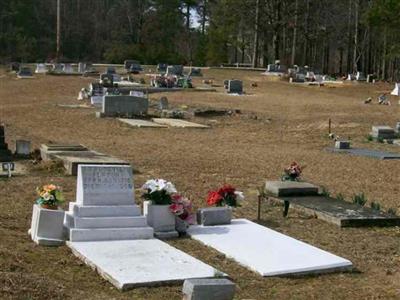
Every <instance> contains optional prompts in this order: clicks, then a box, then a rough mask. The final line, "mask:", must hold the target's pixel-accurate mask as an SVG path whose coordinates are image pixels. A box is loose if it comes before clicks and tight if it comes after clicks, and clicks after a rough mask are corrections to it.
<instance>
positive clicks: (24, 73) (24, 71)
mask: <svg viewBox="0 0 400 300" xmlns="http://www.w3.org/2000/svg"><path fill="white" fill-rule="evenodd" d="M17 76H18V78H30V77H32V70H31V69H30V68H28V67H21V68H20V69H19V71H18V73H17Z"/></svg>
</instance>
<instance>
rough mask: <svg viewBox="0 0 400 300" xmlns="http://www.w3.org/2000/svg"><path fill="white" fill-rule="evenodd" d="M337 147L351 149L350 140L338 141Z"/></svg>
mask: <svg viewBox="0 0 400 300" xmlns="http://www.w3.org/2000/svg"><path fill="white" fill-rule="evenodd" d="M335 148H336V149H350V142H349V141H336V142H335Z"/></svg>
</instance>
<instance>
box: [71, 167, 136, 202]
mask: <svg viewBox="0 0 400 300" xmlns="http://www.w3.org/2000/svg"><path fill="white" fill-rule="evenodd" d="M76 203H77V204H81V205H134V204H135V201H134V194H133V176H132V168H131V167H130V166H124V165H80V166H79V167H78V179H77V191H76Z"/></svg>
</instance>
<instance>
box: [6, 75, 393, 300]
mask: <svg viewBox="0 0 400 300" xmlns="http://www.w3.org/2000/svg"><path fill="white" fill-rule="evenodd" d="M233 77H235V78H239V79H243V80H244V81H245V90H246V92H247V93H248V95H245V96H228V95H226V94H225V93H224V91H223V87H222V80H223V79H226V78H233ZM205 78H213V79H214V82H215V83H217V84H219V85H220V86H219V87H217V89H218V92H215V93H211V92H207V93H206V92H177V93H166V94H165V95H166V96H167V97H168V99H169V102H170V104H172V105H173V106H175V107H184V106H188V108H189V109H192V108H196V107H197V108H198V107H202V108H204V107H212V108H228V109H240V110H241V112H242V113H241V114H237V115H235V116H231V117H228V116H227V117H213V118H195V119H194V121H197V122H199V123H203V124H210V125H211V126H212V128H211V129H209V130H195V129H173V128H169V129H134V128H131V127H128V126H127V125H125V124H122V123H120V122H118V121H117V120H115V119H96V118H95V115H94V110H93V109H68V108H61V107H58V106H56V104H77V103H78V101H77V100H75V99H76V97H77V94H78V91H79V89H80V88H82V87H83V86H86V85H87V84H88V83H89V82H90V79H85V78H80V77H56V76H36V78H34V79H30V80H17V79H15V77H14V75H10V74H7V73H5V72H4V71H0V119H1V121H2V122H4V123H5V124H6V128H7V140H8V142H9V144H10V145H11V148H12V147H13V145H15V140H16V139H19V138H24V139H30V140H32V142H33V144H34V146H35V147H38V146H39V145H40V144H41V143H44V142H48V141H53V142H61V143H72V142H73V143H82V144H84V145H86V146H88V147H90V148H92V149H94V150H97V151H100V152H103V153H107V154H110V155H113V156H117V157H119V158H122V159H125V160H128V161H129V162H130V163H131V164H132V166H133V167H134V170H135V186H136V187H140V185H141V184H142V183H143V182H144V181H145V180H147V179H148V178H152V177H161V178H165V179H168V180H171V181H173V182H174V183H175V184H176V186H177V187H178V189H179V190H180V191H181V192H183V193H184V194H186V195H187V196H189V197H190V198H191V199H192V200H193V201H194V203H195V205H196V206H197V207H200V206H203V205H204V199H205V196H206V193H207V191H208V190H210V189H213V188H216V187H218V186H219V185H220V184H223V183H225V182H226V183H231V184H233V185H235V186H236V187H237V188H238V189H240V190H243V191H244V192H245V194H246V196H247V200H246V202H245V203H244V205H243V206H242V207H241V208H238V209H237V210H236V211H235V215H236V216H237V217H245V218H248V219H251V220H254V219H255V218H256V211H257V207H256V201H257V200H256V189H257V187H259V186H261V185H262V184H263V182H264V181H265V179H277V178H278V177H279V176H280V175H281V173H282V169H283V168H284V167H285V166H286V165H288V164H289V163H290V162H291V161H292V160H296V161H298V162H299V163H301V164H302V165H306V166H307V168H306V169H305V171H304V179H305V180H307V181H310V182H313V183H316V184H318V185H320V186H324V187H326V188H327V189H328V190H329V191H330V193H331V194H332V195H336V194H338V193H341V194H343V195H344V196H345V197H346V198H347V199H348V200H349V201H350V198H351V196H352V195H353V194H355V193H360V192H364V193H365V194H366V196H367V198H368V199H369V202H371V201H377V202H379V203H381V205H382V206H383V209H385V210H386V209H388V208H390V207H392V208H396V209H397V211H398V212H400V202H399V189H400V185H399V183H400V176H399V174H400V161H380V160H374V159H370V158H363V157H353V156H348V155H336V154H331V153H328V152H326V151H324V148H325V147H327V146H331V145H332V141H330V140H329V139H328V138H327V133H328V119H329V118H331V119H332V123H333V132H335V133H336V134H338V135H340V136H341V137H345V138H347V137H350V138H351V140H352V143H353V146H357V147H368V148H375V149H384V150H387V151H391V152H400V147H398V146H394V145H386V144H378V143H374V142H368V141H367V139H366V136H367V134H368V133H369V131H370V129H371V125H374V124H387V125H390V126H394V124H395V122H397V121H400V119H399V116H400V114H399V113H400V106H399V105H397V101H398V100H397V99H396V98H394V97H393V98H392V104H393V105H392V106H378V105H377V104H376V102H375V103H374V104H371V105H364V104H362V101H363V100H364V99H366V98H367V97H369V96H372V97H375V98H376V96H378V95H379V93H381V92H383V91H390V89H391V85H387V84H376V85H366V84H344V85H343V86H335V87H321V88H319V87H304V86H298V85H290V84H288V83H286V82H280V81H271V80H268V79H267V78H265V77H263V76H261V75H260V74H259V73H257V72H245V71H222V70H208V71H205ZM252 82H257V84H258V87H255V88H252V87H251V86H250V84H251V83H252ZM195 83H196V84H198V85H200V80H197V81H196V82H195ZM160 96H161V95H160V94H153V95H151V97H152V98H154V99H156V98H159V97H160ZM26 164H27V167H28V169H29V172H28V174H26V175H24V176H19V177H14V178H12V179H10V180H6V179H0V195H1V197H0V198H1V201H0V298H4V299H31V298H32V299H45V298H48V299H166V298H170V299H179V298H180V297H181V293H180V289H181V287H180V286H167V287H155V288H139V289H135V290H132V291H129V292H124V293H121V292H119V291H118V290H116V289H115V288H114V287H113V286H112V285H111V284H109V283H108V282H106V281H104V280H103V279H101V278H100V276H98V275H97V274H96V273H95V272H93V271H92V270H91V269H89V268H88V267H87V266H85V265H83V264H82V263H81V261H80V260H78V259H77V258H75V257H74V256H73V255H72V254H71V252H70V251H69V249H68V248H67V247H60V248H44V247H39V246H36V245H35V244H34V243H32V242H31V241H30V239H29V237H28V235H27V233H26V232H27V230H28V228H29V226H30V218H31V211H32V206H31V205H32V203H33V201H34V199H35V193H34V189H35V187H36V186H38V185H40V184H44V183H47V182H50V181H51V182H55V183H57V184H59V185H61V186H62V187H63V189H64V191H65V194H66V197H67V199H68V200H69V201H73V200H74V196H75V184H76V178H74V177H70V176H65V175H63V174H60V172H58V170H57V168H47V167H48V166H44V165H43V166H31V165H30V164H29V163H28V162H26ZM137 195H138V196H139V194H137ZM137 201H138V202H140V199H139V197H137ZM281 210H282V208H281V207H275V206H268V205H267V204H264V206H263V213H262V216H263V220H264V221H263V222H262V224H263V225H265V226H268V227H270V228H273V229H275V230H277V231H279V232H282V233H285V234H288V235H290V236H292V237H295V238H297V239H300V240H303V241H305V242H307V243H310V244H312V245H314V246H317V247H320V248H322V249H324V250H327V251H330V252H332V253H335V254H337V255H340V256H343V257H345V258H347V259H349V260H351V261H352V262H353V263H354V265H355V267H356V271H355V272H353V273H339V274H329V275H323V276H317V277H302V278H262V277H260V276H258V275H257V274H255V273H253V272H251V271H248V270H247V269H245V268H243V267H241V266H239V265H238V264H236V263H234V262H232V261H231V260H229V259H226V258H225V257H224V256H223V255H221V254H219V253H217V252H215V251H214V250H212V249H209V248H206V247H204V246H202V245H201V244H199V243H198V242H196V241H193V240H190V239H179V240H176V241H171V242H170V244H172V245H174V246H176V247H177V248H179V249H183V250H185V251H186V252H188V253H189V254H191V255H193V256H195V257H197V258H199V259H201V260H203V261H204V262H206V263H208V264H210V265H212V266H214V267H216V268H218V269H220V270H221V271H223V272H225V273H228V274H229V275H231V277H232V279H233V281H235V282H236V283H237V298H238V299H243V298H244V299H344V298H346V299H381V298H382V299H388V298H393V299H395V298H397V299H398V298H400V228H398V227H394V228H346V229H340V228H337V227H336V226H334V225H331V224H328V223H325V222H323V221H320V220H317V219H314V218H309V217H306V216H304V215H302V214H299V213H296V212H294V211H290V215H289V218H287V219H283V218H282V217H281Z"/></svg>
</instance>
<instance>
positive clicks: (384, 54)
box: [381, 25, 387, 80]
mask: <svg viewBox="0 0 400 300" xmlns="http://www.w3.org/2000/svg"><path fill="white" fill-rule="evenodd" d="M382 50H383V51H382V77H381V78H382V79H383V80H385V79H386V53H387V27H386V25H385V29H384V30H383V49H382Z"/></svg>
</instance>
